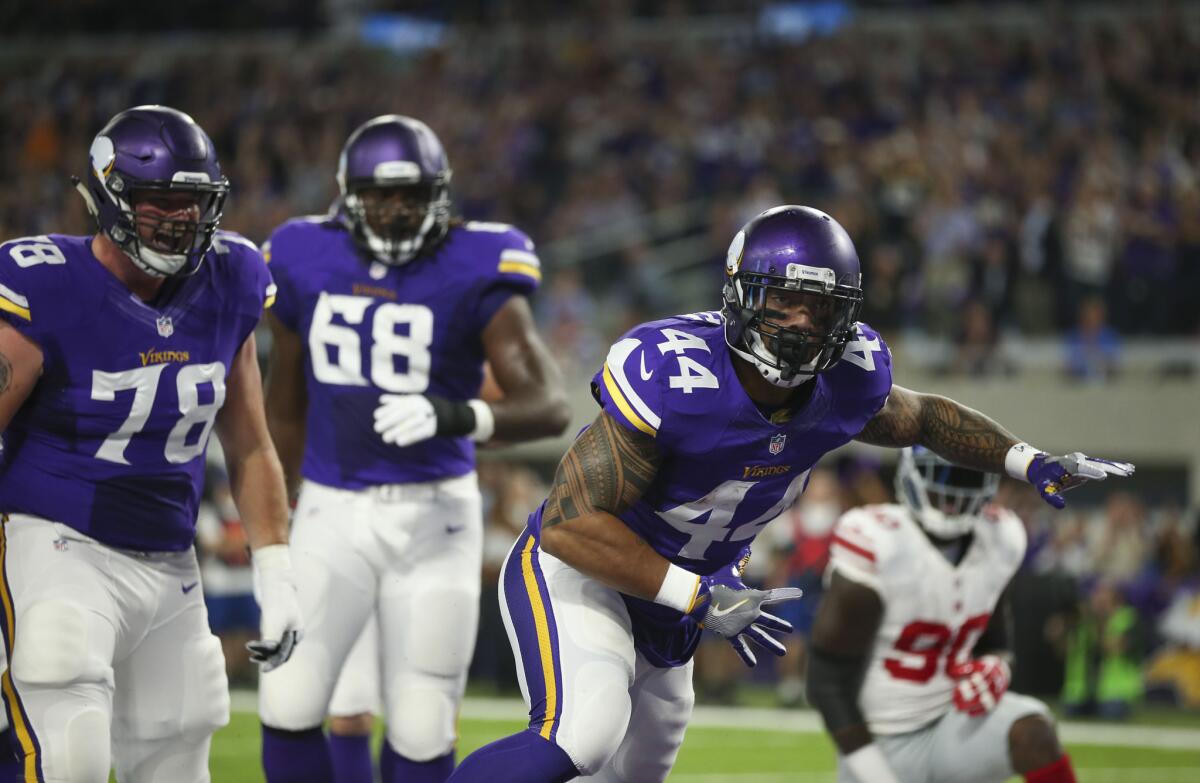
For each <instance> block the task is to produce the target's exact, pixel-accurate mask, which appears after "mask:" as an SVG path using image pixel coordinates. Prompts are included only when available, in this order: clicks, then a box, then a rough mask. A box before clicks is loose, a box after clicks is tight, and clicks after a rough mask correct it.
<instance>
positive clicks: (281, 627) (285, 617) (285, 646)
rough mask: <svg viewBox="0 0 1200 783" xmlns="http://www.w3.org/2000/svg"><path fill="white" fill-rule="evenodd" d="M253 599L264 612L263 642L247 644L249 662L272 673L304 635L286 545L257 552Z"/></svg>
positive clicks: (253, 561) (254, 561)
mask: <svg viewBox="0 0 1200 783" xmlns="http://www.w3.org/2000/svg"><path fill="white" fill-rule="evenodd" d="M251 562H252V564H253V566H254V598H255V600H256V601H258V605H259V607H260V609H261V610H262V617H261V620H260V625H259V630H260V633H261V635H262V638H261V639H258V640H256V641H253V642H246V649H247V650H249V651H250V660H252V661H254V662H255V663H257V664H258V667H259V670H260V671H262V672H269V671H271V670H272V669H276V668H278V667H280V666H282V665H283V664H284V663H286V662H287V659H288V658H290V657H292V650H294V649H295V647H296V645H297V644H298V643H299V642H300V639H301V637H302V636H303V635H304V629H303V622H302V620H301V617H300V603H299V601H298V600H297V598H296V583H295V581H294V580H293V578H292V560H291V556H290V555H289V554H288V547H287V544H272V545H271V546H265V547H262V548H261V549H258V550H255V552H254V554H253V558H252V560H251Z"/></svg>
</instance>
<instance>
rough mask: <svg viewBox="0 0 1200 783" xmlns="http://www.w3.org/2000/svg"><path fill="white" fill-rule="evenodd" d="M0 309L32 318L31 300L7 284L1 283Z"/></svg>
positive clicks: (27, 319)
mask: <svg viewBox="0 0 1200 783" xmlns="http://www.w3.org/2000/svg"><path fill="white" fill-rule="evenodd" d="M0 310H3V311H5V312H6V313H12V314H13V315H18V316H20V317H21V318H24V319H25V320H26V321H29V320H32V319H31V318H30V316H29V300H28V299H26V298H25V297H23V296H21V295H20V294H18V293H17V292H16V291H14V290H12V289H11V288H9V287H8V286H6V285H3V284H0Z"/></svg>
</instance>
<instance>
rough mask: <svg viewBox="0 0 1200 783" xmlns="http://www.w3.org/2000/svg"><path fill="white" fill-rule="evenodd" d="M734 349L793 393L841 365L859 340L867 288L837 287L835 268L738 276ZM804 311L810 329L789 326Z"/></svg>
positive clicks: (728, 302)
mask: <svg viewBox="0 0 1200 783" xmlns="http://www.w3.org/2000/svg"><path fill="white" fill-rule="evenodd" d="M724 299H725V311H724V312H725V316H726V322H727V323H729V322H730V321H731V320H732V321H733V322H734V328H733V329H727V334H726V337H727V341H728V342H729V345H730V347H731V348H732V349H733V350H734V352H735V353H737V354H738V355H739V356H741V357H742V358H744V359H746V360H747V361H749V362H751V363H752V364H754V365H755V367H757V368H758V370H759V371H760V372H761V373H762V375H763V377H764V378H766V379H767V380H768V381H770V382H771V383H773V384H775V385H776V386H782V387H787V388H791V387H794V386H798V385H800V384H801V383H803V382H805V381H807V380H809V379H810V378H812V377H813V376H814V375H816V374H817V373H820V372H824V371H825V370H828V369H829V368H831V367H833V366H834V365H835V364H837V362H838V360H839V359H841V358H842V353H843V352H844V351H845V349H846V343H847V342H849V341H850V338H851V337H852V336H853V335H854V324H855V322H856V321H857V320H858V313H859V310H860V309H861V307H862V291H861V289H857V288H852V287H850V286H839V285H837V284H836V280H835V276H834V273H833V270H832V269H826V268H823V267H810V266H804V265H802V264H788V265H787V270H786V274H785V275H768V274H759V273H752V272H748V271H747V272H737V273H735V274H734V275H733V276H732V277H730V278H729V279H727V281H726V283H725V289H724ZM800 309H803V310H804V311H805V312H806V313H807V315H808V321H809V325H808V326H807V328H804V329H800V328H796V327H794V326H789V325H786V324H787V323H788V322H789V321H790V320H792V318H793V316H792V313H793V312H795V311H797V310H800Z"/></svg>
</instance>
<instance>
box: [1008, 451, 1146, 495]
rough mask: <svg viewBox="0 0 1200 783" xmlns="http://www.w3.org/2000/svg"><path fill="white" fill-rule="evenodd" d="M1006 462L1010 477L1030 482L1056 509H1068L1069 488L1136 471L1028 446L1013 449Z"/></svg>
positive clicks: (1076, 454)
mask: <svg viewBox="0 0 1200 783" xmlns="http://www.w3.org/2000/svg"><path fill="white" fill-rule="evenodd" d="M1004 462H1005V468H1006V469H1007V471H1008V474H1009V475H1010V476H1012V477H1013V478H1017V479H1023V480H1025V481H1028V482H1029V483H1030V484H1032V485H1033V486H1034V488H1036V489H1037V491H1038V494H1039V495H1041V496H1042V499H1043V500H1045V501H1046V502H1047V503H1049V504H1050V505H1052V506H1054V507H1055V508H1065V507H1066V505H1067V501H1066V500H1065V499H1064V498H1063V497H1062V493H1064V492H1066V491H1067V490H1069V489H1074V488H1075V487H1078V486H1080V485H1081V484H1085V483H1087V482H1088V481H1103V480H1104V479H1106V478H1108V477H1109V476H1121V477H1125V476H1132V475H1133V471H1134V466H1133V465H1132V464H1131V463H1129V462H1114V461H1112V460H1107V459H1097V458H1096V457H1089V456H1087V455H1086V454H1084V453H1083V452H1080V451H1075V452H1072V453H1070V454H1065V455H1063V456H1061V457H1052V456H1050V455H1049V454H1047V453H1045V452H1042V451H1038V450H1037V449H1035V448H1033V447H1032V446H1030V445H1029V444H1028V443H1018V444H1017V445H1015V446H1013V447H1012V448H1011V449H1010V450H1009V452H1008V455H1007V457H1006V458H1005V461H1004Z"/></svg>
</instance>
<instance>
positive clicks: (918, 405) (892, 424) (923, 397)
mask: <svg viewBox="0 0 1200 783" xmlns="http://www.w3.org/2000/svg"><path fill="white" fill-rule="evenodd" d="M856 440H860V441H862V442H863V443H870V444H872V445H874V446H891V447H894V448H903V447H905V446H916V445H921V446H924V447H926V448H927V449H929V450H931V451H934V452H936V453H937V454H940V455H941V456H943V457H945V458H946V459H948V460H950V461H951V462H955V463H957V464H959V465H964V466H966V467H969V468H975V469H977V470H985V471H988V472H989V473H1004V457H1005V455H1006V454H1007V453H1008V450H1009V449H1010V448H1012V447H1013V446H1014V445H1015V444H1016V443H1017V442H1018V441H1017V439H1016V438H1015V437H1013V436H1012V435H1011V434H1010V433H1009V432H1008V431H1007V430H1005V429H1004V428H1003V427H1001V426H1000V425H999V424H997V423H996V422H994V421H992V420H991V419H989V418H988V417H987V416H984V415H983V414H982V413H980V412H979V411H977V410H972V409H971V408H968V407H967V406H965V405H962V404H961V403H957V402H955V401H954V400H951V399H947V398H945V397H939V396H938V395H936V394H921V393H919V392H915V391H912V390H910V389H905V388H904V387H903V386H892V392H891V394H890V395H889V396H888V399H887V402H886V403H884V405H883V408H882V409H881V410H880V411H879V413H876V414H875V417H874V418H873V419H871V420H870V421H869V422H867V426H866V428H864V429H863V431H862V432H861V433H859V435H858V438H856Z"/></svg>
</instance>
